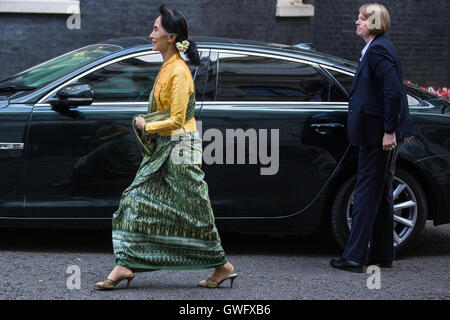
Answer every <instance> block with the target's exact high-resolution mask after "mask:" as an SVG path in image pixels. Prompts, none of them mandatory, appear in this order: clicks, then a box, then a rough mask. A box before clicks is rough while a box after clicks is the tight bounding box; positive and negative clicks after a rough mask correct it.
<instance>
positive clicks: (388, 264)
mask: <svg viewBox="0 0 450 320" xmlns="http://www.w3.org/2000/svg"><path fill="white" fill-rule="evenodd" d="M367 265H368V266H374V265H375V266H379V267H380V268H388V269H390V268H393V267H394V263H393V262H368V263H367Z"/></svg>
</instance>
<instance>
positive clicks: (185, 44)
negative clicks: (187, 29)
mask: <svg viewBox="0 0 450 320" xmlns="http://www.w3.org/2000/svg"><path fill="white" fill-rule="evenodd" d="M190 44H191V43H190V42H189V41H187V40H184V41H183V42H177V43H175V46H176V47H177V49H178V51H181V52H183V51H186V50H187V49H188V48H189V45H190Z"/></svg>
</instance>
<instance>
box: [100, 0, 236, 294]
mask: <svg viewBox="0 0 450 320" xmlns="http://www.w3.org/2000/svg"><path fill="white" fill-rule="evenodd" d="M159 11H160V16H159V17H158V18H157V19H156V21H155V23H154V26H153V32H152V33H151V35H150V38H151V40H152V43H153V50H155V51H159V52H160V53H161V55H162V57H163V65H162V67H161V70H160V72H159V75H158V77H157V80H156V81H155V85H154V88H153V90H152V92H151V94H150V99H149V110H148V111H149V113H148V115H147V116H144V117H142V116H137V117H136V118H135V123H134V127H135V131H136V135H137V137H138V142H139V144H140V147H141V150H142V152H143V155H144V159H143V161H142V163H141V166H140V168H139V170H138V172H137V174H136V178H135V180H134V181H133V183H132V184H131V185H130V186H129V187H128V188H127V189H126V190H125V191H124V193H123V194H122V197H121V201H120V205H119V208H118V210H117V211H116V212H115V213H114V216H113V247H114V255H115V258H116V263H115V264H116V266H115V268H114V269H113V271H112V272H111V273H110V274H109V276H108V278H107V279H106V280H105V281H103V282H98V283H97V284H96V288H97V289H100V290H105V289H113V288H114V287H115V286H116V285H117V284H118V283H119V282H120V281H121V280H124V279H125V280H127V281H128V285H129V283H130V281H131V280H132V279H133V278H134V272H145V271H155V270H161V269H174V270H179V269H207V268H215V270H214V272H213V273H212V275H211V276H210V277H209V278H208V279H206V280H202V281H200V282H199V283H198V286H201V287H208V288H217V287H219V285H220V284H221V283H222V282H223V281H225V280H230V284H231V286H232V285H233V282H234V280H235V278H236V276H237V275H236V274H235V273H233V271H234V267H233V265H231V263H230V262H229V261H228V259H227V258H226V256H225V252H224V250H223V249H222V246H221V241H220V237H219V234H218V232H217V229H216V226H215V224H214V216H213V212H212V209H211V204H210V199H209V196H208V186H207V184H206V182H205V181H204V179H203V177H204V173H203V171H202V170H201V160H202V149H201V140H200V137H199V134H198V131H197V130H196V124H195V119H194V116H193V115H194V108H195V97H194V93H195V90H194V83H193V80H192V75H191V72H190V70H189V68H188V66H187V65H186V63H185V61H184V59H183V58H182V57H181V55H180V51H181V52H184V54H185V55H186V56H187V58H188V60H189V63H191V64H193V65H198V64H199V63H200V59H199V54H198V51H197V47H196V44H195V42H194V41H193V40H192V39H190V38H189V37H188V28H187V21H186V18H185V17H184V16H183V14H181V13H180V12H179V11H177V10H173V11H172V10H170V9H168V8H166V7H165V6H161V7H160V8H159Z"/></svg>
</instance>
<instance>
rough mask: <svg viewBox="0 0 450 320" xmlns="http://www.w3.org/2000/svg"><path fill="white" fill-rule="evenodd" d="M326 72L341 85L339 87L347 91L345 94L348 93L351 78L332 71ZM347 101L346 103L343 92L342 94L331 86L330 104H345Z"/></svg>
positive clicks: (338, 89)
mask: <svg viewBox="0 0 450 320" xmlns="http://www.w3.org/2000/svg"><path fill="white" fill-rule="evenodd" d="M327 70H328V72H330V73H331V75H332V76H333V77H334V78H335V79H336V80H337V81H338V82H339V83H340V84H341V86H342V87H343V88H344V89H345V90H346V91H347V93H349V92H350V88H351V87H352V81H353V76H350V75H348V74H345V73H342V72H339V71H335V70H332V69H327ZM347 101H348V97H347V95H346V94H345V93H344V92H342V90H341V89H340V88H338V86H336V85H332V86H331V90H330V102H347Z"/></svg>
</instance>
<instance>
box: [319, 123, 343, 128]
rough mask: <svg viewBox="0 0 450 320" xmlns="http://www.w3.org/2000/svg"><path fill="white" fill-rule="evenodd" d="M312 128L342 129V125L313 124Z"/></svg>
mask: <svg viewBox="0 0 450 320" xmlns="http://www.w3.org/2000/svg"><path fill="white" fill-rule="evenodd" d="M311 127H313V128H343V127H344V125H343V124H340V123H313V124H312V125H311Z"/></svg>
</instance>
